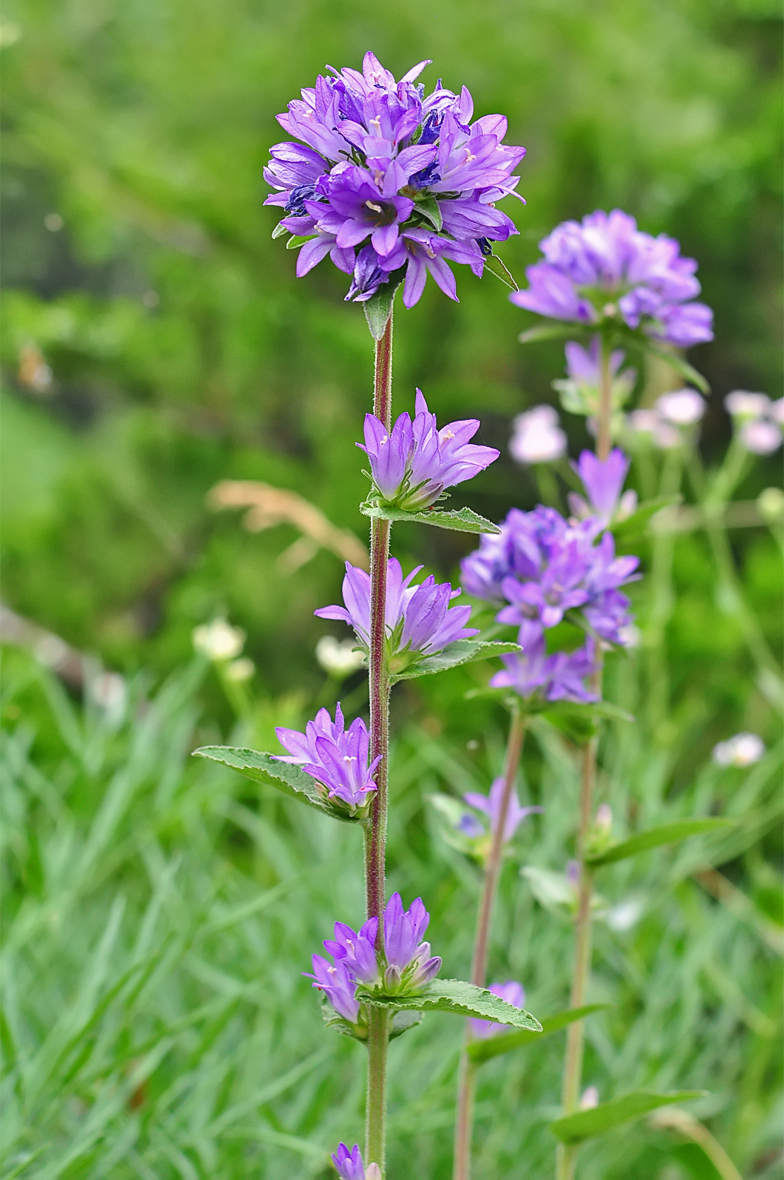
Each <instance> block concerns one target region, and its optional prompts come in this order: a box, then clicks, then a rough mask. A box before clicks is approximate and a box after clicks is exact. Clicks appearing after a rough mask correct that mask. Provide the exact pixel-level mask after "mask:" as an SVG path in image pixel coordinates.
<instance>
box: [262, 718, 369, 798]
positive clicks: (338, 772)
mask: <svg viewBox="0 0 784 1180" xmlns="http://www.w3.org/2000/svg"><path fill="white" fill-rule="evenodd" d="M275 733H276V735H277V738H278V741H279V742H280V744H281V745H282V746H283V747H284V748H285V749H287V750H288V751H289V753H288V755H284V754H276V755H274V757H275V758H276V760H277V761H278V762H290V763H292V764H293V765H295V766H301V767H302V769H303V770H304V771H305V773H306V774H309V775H310V776H311V778H314V779H315V780H316V782H318V783H320V784H321V785H322V786H323V787H324V788H325V790H326V794H327V797H328V798H330V799H332V798H337V799H339V800H340V801H341V802H342V803H344V804H346V805H347V806H348V807H349V808H350V809H351V811H352V812H353V811H356V810H358V809H360V808H362V807H365V806H366V805H367V803H368V801H369V799H370V796H371V792H373V791H375V790H376V785H375V783H374V782H373V774H374V772H375V769H376V767H377V766H378V764H379V762H380V758H374V759H373V761H372V762H369V761H368V749H369V738H368V731H367V727H366V725H365V723H364V721H363V720H362V719H361V718H360V717H357V718H356V719H355V720H354V721H352V722H351V725H350V726H349V727H348V729H347V730H346V729H345V728H344V721H343V712H342V710H341V708H340V703H338V704H337V705H336V706H335V720H334V722H333V721H332V719H331V717H330V715H329V713H328V711H327V710H326V709H319V711H318V713H317V714H316V716H315V719H314V720H313V721H309V722H308V723H307V726H306V727H305V732H304V733H300V732H299V731H298V730H296V729H283V728H282V727H278V728H277V729H276V730H275Z"/></svg>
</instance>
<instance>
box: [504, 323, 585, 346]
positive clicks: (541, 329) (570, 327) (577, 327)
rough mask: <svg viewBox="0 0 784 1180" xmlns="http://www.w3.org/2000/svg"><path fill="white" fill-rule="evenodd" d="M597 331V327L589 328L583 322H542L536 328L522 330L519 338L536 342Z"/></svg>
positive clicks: (577, 337)
mask: <svg viewBox="0 0 784 1180" xmlns="http://www.w3.org/2000/svg"><path fill="white" fill-rule="evenodd" d="M591 331H593V332H595V331H596V327H595V326H592V328H588V327H586V326H585V325H583V324H540V325H539V326H538V327H536V328H529V329H528V331H527V332H521V333H520V335H519V336H518V337H517V339H518V340H519V341H520V343H521V344H534V343H535V342H536V341H537V340H574V339H579V338H580V337H581V336H585V335H587V334H588V333H589V332H591Z"/></svg>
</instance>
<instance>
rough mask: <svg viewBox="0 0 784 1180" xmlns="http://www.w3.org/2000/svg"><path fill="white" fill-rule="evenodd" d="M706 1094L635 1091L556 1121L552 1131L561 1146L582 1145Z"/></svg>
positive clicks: (702, 1092)
mask: <svg viewBox="0 0 784 1180" xmlns="http://www.w3.org/2000/svg"><path fill="white" fill-rule="evenodd" d="M707 1093H708V1091H707V1090H674V1091H671V1092H670V1093H669V1094H657V1093H656V1092H655V1091H653V1090H632V1092H631V1093H630V1094H623V1095H622V1096H621V1097H620V1098H611V1099H610V1101H609V1102H600V1103H599V1105H598V1106H594V1107H593V1108H592V1109H591V1110H578V1111H576V1113H575V1114H567V1115H565V1116H564V1117H563V1118H562V1119H556V1121H555V1122H554V1123H551V1124H550V1130H551V1131H552V1132H553V1134H554V1135H555V1136H556V1138H557V1139H560V1140H561V1142H562V1143H570V1144H571V1143H581V1142H582V1140H583V1139H593V1138H594V1137H595V1136H596V1135H603V1134H604V1133H605V1131H611V1130H612V1129H613V1127H620V1126H621V1125H622V1124H623V1123H629V1122H631V1121H632V1119H639V1118H641V1117H642V1116H643V1115H644V1114H648V1112H649V1111H651V1110H656V1109H657V1107H659V1106H669V1105H670V1104H671V1103H673V1102H688V1101H689V1100H690V1099H692V1098H704V1097H705V1096H706V1094H707Z"/></svg>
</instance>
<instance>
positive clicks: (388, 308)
mask: <svg viewBox="0 0 784 1180" xmlns="http://www.w3.org/2000/svg"><path fill="white" fill-rule="evenodd" d="M405 273H406V269H405V267H403V266H401V267H400V269H399V270H396V271H393V273H392V274H391V275H390V276H389V282H387V283H383V284H382V285H381V286H380V287H379V289H378V290H377V291H376V293H375V295H371V296H370V298H369V299H366V300H365V302H364V303H363V304H362V306H363V308H364V309H365V319H366V320H367V322H368V327H369V328H370V335H371V336H372V337H373V339H374V340H380V339H381V338H382V336H383V335H384V332H385V331H386V327H387V322H388V320H389V317H390V316H391V315H392V304H393V302H394V299H395V291H397V289H398V287H399V286H400V284H401V283H402V281H403V278H404V276H405Z"/></svg>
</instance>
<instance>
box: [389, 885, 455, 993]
mask: <svg viewBox="0 0 784 1180" xmlns="http://www.w3.org/2000/svg"><path fill="white" fill-rule="evenodd" d="M429 924H430V914H429V913H428V912H427V910H426V909H425V907H424V904H423V902H422V899H421V897H418V898H417V899H416V901H414V902H412V903H411V906H410V907H409V909H408V910H404V909H403V902H402V901H401V898H400V894H399V893H393V894H392V896H391V897H390V899H389V901H388V902H387V904H386V908H385V910H384V956H385V960H386V969H385V971H384V984H383V987H384V991H385V992H387V993H393V994H394V993H397V992H403V991H405V992H415V991H418V990H419V989H421V988H423V987H425V985H426V984H428V983H430V981H431V980H432V979H435V977H436V975H437V974H438V972H439V970H440V969H441V959H440V958H439V957H438V956H433V955H431V954H430V943H429V942H422V941H421V939H422V935H423V934H424V933H425V931H426V930H427V928H428V926H429Z"/></svg>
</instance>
